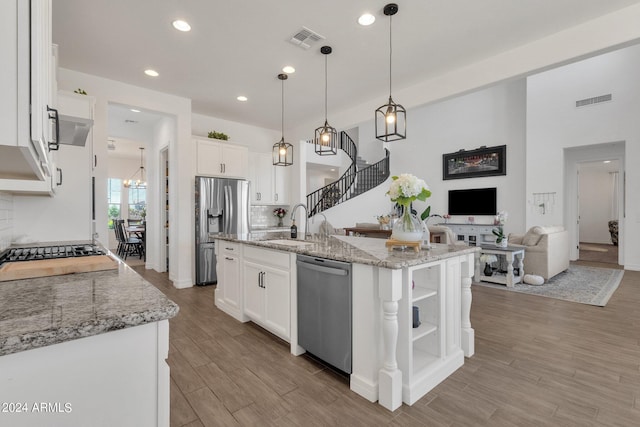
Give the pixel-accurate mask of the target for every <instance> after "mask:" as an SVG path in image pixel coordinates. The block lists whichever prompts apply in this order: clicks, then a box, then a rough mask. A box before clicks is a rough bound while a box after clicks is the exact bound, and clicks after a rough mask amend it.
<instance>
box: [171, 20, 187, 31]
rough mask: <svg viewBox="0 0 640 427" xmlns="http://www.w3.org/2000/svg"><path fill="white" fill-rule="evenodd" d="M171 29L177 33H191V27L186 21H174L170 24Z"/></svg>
mask: <svg viewBox="0 0 640 427" xmlns="http://www.w3.org/2000/svg"><path fill="white" fill-rule="evenodd" d="M172 25H173V28H175V29H176V30H178V31H191V25H189V23H188V22H187V21H183V20H181V19H176V20H175V21H173V22H172Z"/></svg>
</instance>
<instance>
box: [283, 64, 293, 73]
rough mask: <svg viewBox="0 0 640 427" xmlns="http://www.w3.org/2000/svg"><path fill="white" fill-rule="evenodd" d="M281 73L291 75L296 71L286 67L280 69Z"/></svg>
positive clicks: (288, 66) (289, 66)
mask: <svg viewBox="0 0 640 427" xmlns="http://www.w3.org/2000/svg"><path fill="white" fill-rule="evenodd" d="M282 71H283V72H285V73H287V74H292V73H295V72H296V69H295V68H293V67H292V66H291V65H287V66H286V67H284V68H283V69H282Z"/></svg>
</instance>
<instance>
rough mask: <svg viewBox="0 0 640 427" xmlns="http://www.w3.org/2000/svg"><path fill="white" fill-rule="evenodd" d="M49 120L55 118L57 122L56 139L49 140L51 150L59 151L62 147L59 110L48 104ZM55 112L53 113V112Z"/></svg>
mask: <svg viewBox="0 0 640 427" xmlns="http://www.w3.org/2000/svg"><path fill="white" fill-rule="evenodd" d="M47 112H48V113H49V120H54V122H55V124H56V140H55V141H49V151H58V150H59V149H60V121H59V120H58V110H56V109H55V108H51V107H49V106H48V105H47ZM51 113H53V115H52V114H51Z"/></svg>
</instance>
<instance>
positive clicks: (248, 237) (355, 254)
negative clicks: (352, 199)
mask: <svg viewBox="0 0 640 427" xmlns="http://www.w3.org/2000/svg"><path fill="white" fill-rule="evenodd" d="M212 238H213V239H220V240H226V241H230V242H237V243H243V244H247V245H251V246H258V247H263V248H267V249H275V250H279V251H284V252H294V253H297V254H301V255H309V256H315V257H321V258H326V259H332V260H335V261H344V262H351V263H357V264H365V265H373V266H377V267H383V268H389V269H402V268H405V267H411V266H415V265H421V264H425V263H428V262H434V261H439V260H442V259H447V258H451V257H454V256H458V255H464V254H470V253H475V252H479V250H480V249H479V248H477V247H475V246H463V245H447V244H438V243H434V244H432V248H431V249H421V250H420V251H419V252H414V251H413V249H407V250H404V251H400V250H391V251H389V250H388V249H387V248H386V247H385V242H386V241H385V240H384V239H375V238H369V237H351V236H329V237H328V238H314V239H310V240H308V241H309V242H310V244H309V245H305V246H289V245H282V244H278V243H273V242H272V241H270V240H279V239H285V240H294V239H289V238H285V236H284V235H268V234H265V233H258V234H255V235H254V234H244V235H235V234H218V235H216V236H215V237H213V236H212Z"/></svg>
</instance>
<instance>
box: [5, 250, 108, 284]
mask: <svg viewBox="0 0 640 427" xmlns="http://www.w3.org/2000/svg"><path fill="white" fill-rule="evenodd" d="M115 268H118V261H116V260H115V259H113V258H111V257H110V256H108V255H95V256H86V257H78V258H60V259H43V260H37V261H20V262H8V263H6V264H4V265H3V266H2V267H0V282H5V281H7V280H18V279H32V278H34V277H46V276H59V275H62V274H71V273H88V272H91V271H101V270H111V269H115Z"/></svg>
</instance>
